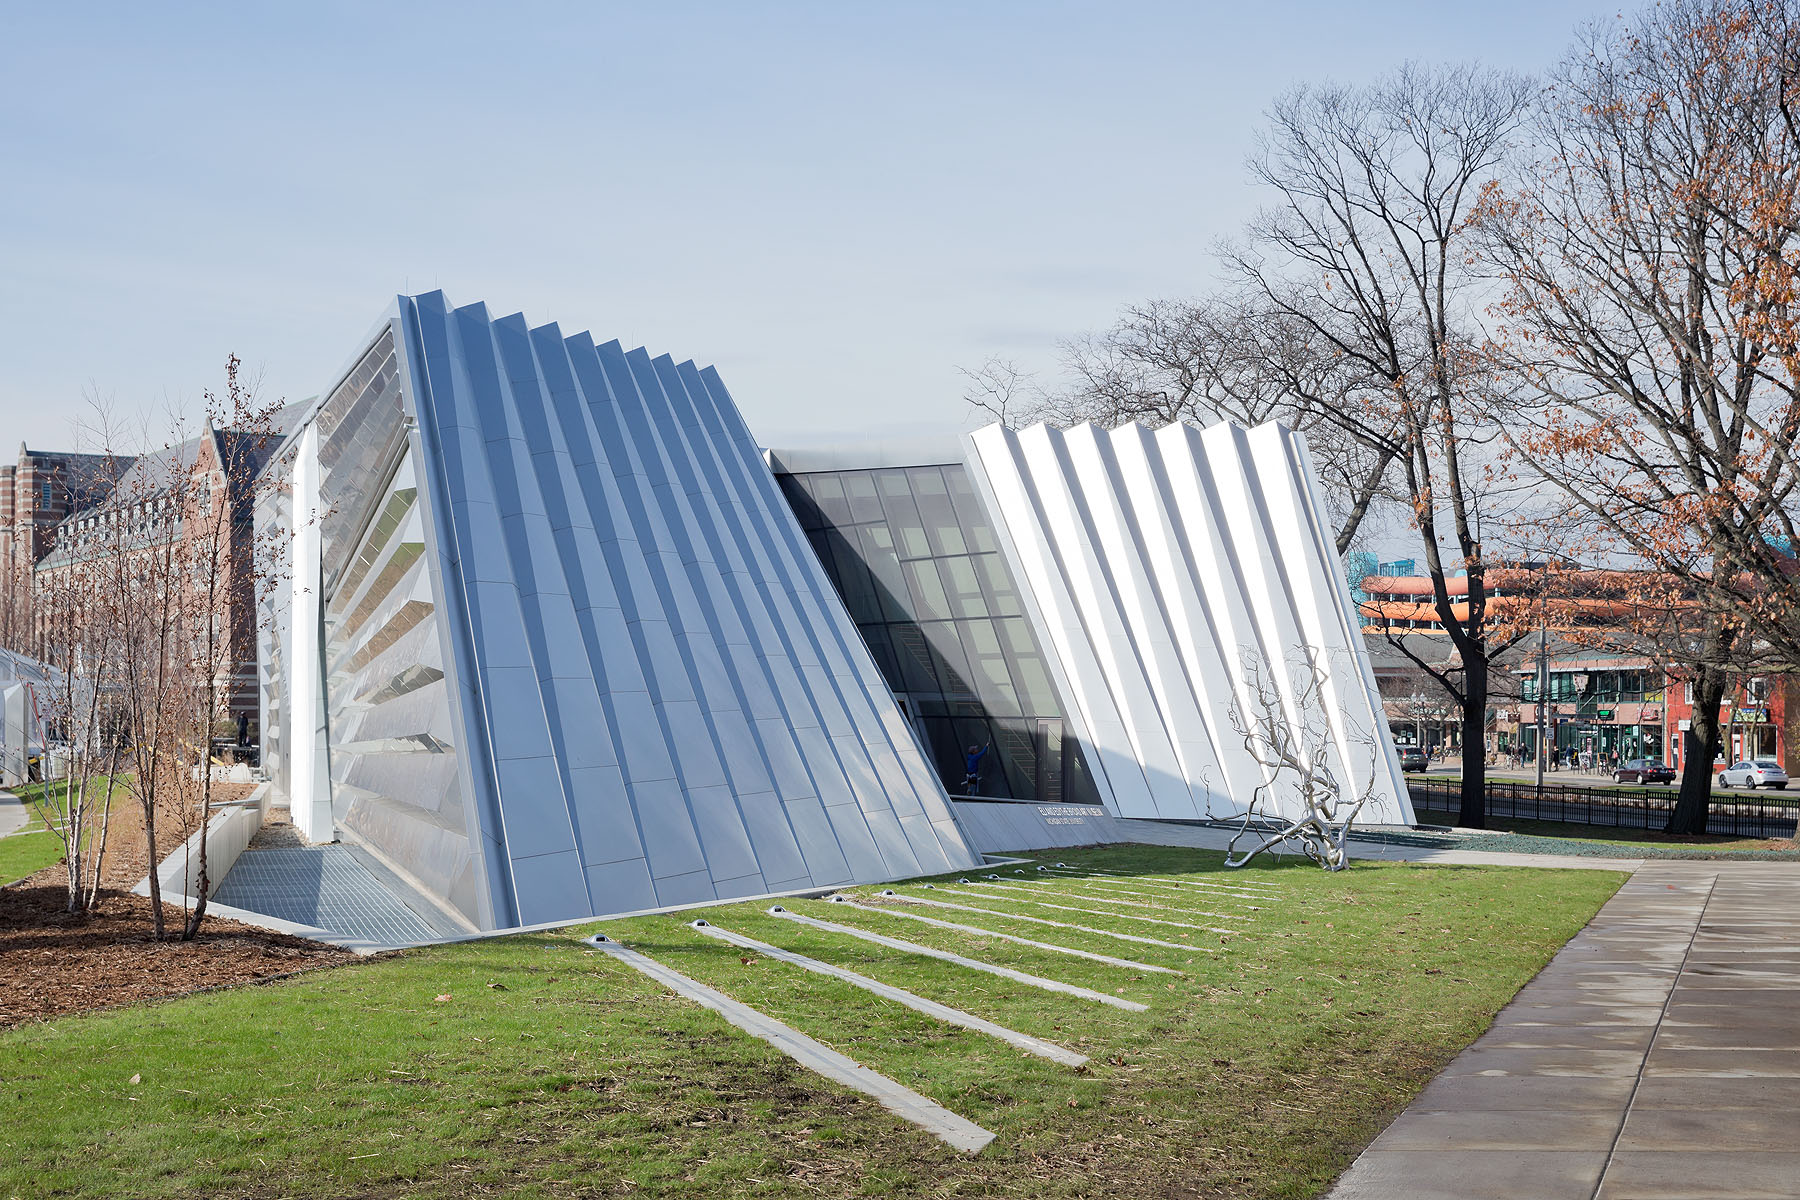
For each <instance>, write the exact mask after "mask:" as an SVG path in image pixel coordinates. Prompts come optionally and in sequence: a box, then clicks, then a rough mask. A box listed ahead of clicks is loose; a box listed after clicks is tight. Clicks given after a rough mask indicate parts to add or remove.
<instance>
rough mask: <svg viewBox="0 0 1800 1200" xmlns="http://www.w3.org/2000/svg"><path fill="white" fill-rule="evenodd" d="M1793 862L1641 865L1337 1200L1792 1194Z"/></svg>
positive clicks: (1798, 958) (1797, 1020)
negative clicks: (1398, 1197)
mask: <svg viewBox="0 0 1800 1200" xmlns="http://www.w3.org/2000/svg"><path fill="white" fill-rule="evenodd" d="M1796 1103H1800V864H1795V863H1761V862H1757V863H1729V862H1657V863H1653V864H1650V865H1648V866H1645V867H1643V868H1642V869H1641V870H1639V871H1638V872H1637V873H1636V874H1635V875H1633V876H1632V878H1631V880H1630V881H1629V882H1628V883H1626V885H1625V886H1624V887H1623V888H1622V889H1620V891H1619V893H1618V894H1617V895H1616V896H1615V897H1614V898H1613V899H1612V900H1610V901H1608V902H1607V904H1606V905H1605V906H1604V907H1603V908H1602V909H1601V910H1600V912H1599V913H1598V914H1597V915H1596V916H1595V918H1594V920H1593V921H1592V922H1591V923H1590V924H1589V925H1588V927H1587V928H1586V929H1585V930H1583V931H1582V932H1581V933H1580V934H1578V935H1577V936H1576V937H1575V938H1574V939H1573V940H1571V941H1570V942H1569V944H1568V945H1567V946H1565V947H1564V948H1563V949H1562V950H1561V951H1560V952H1559V953H1558V954H1557V955H1556V957H1555V958H1554V959H1552V960H1551V962H1550V965H1549V966H1547V967H1545V968H1544V970H1543V972H1542V973H1540V974H1539V975H1538V977H1537V978H1536V979H1534V980H1532V981H1531V982H1530V983H1529V984H1527V985H1526V986H1525V987H1524V989H1523V990H1521V991H1520V993H1519V995H1518V996H1517V997H1516V998H1515V999H1514V1000H1513V1002H1512V1003H1511V1004H1509V1005H1508V1006H1507V1007H1506V1008H1505V1009H1503V1010H1502V1011H1501V1013H1500V1015H1499V1017H1498V1018H1496V1020H1495V1022H1494V1025H1493V1028H1492V1029H1490V1030H1489V1031H1488V1032H1487V1033H1486V1034H1484V1035H1483V1036H1482V1037H1481V1038H1480V1039H1479V1040H1477V1041H1476V1042H1475V1044H1474V1045H1472V1046H1470V1047H1469V1048H1468V1049H1467V1050H1465V1051H1463V1053H1462V1054H1461V1055H1459V1056H1458V1057H1457V1058H1456V1059H1455V1060H1454V1061H1453V1062H1452V1063H1451V1064H1450V1066H1449V1067H1448V1068H1446V1069H1445V1070H1444V1072H1443V1073H1442V1074H1441V1075H1439V1076H1438V1078H1437V1079H1436V1080H1434V1081H1433V1082H1432V1083H1431V1084H1430V1086H1428V1087H1427V1088H1426V1089H1425V1090H1424V1091H1423V1092H1422V1093H1420V1095H1419V1097H1418V1099H1416V1100H1415V1101H1414V1102H1413V1103H1412V1105H1411V1106H1410V1107H1409V1108H1408V1109H1407V1110H1406V1111H1405V1112H1404V1113H1402V1114H1401V1115H1400V1117H1399V1119H1398V1120H1396V1121H1395V1122H1394V1123H1393V1125H1391V1126H1390V1127H1389V1128H1388V1130H1387V1131H1386V1132H1385V1133H1383V1134H1382V1135H1381V1136H1380V1137H1379V1138H1377V1139H1376V1140H1375V1142H1374V1143H1373V1144H1372V1145H1371V1146H1370V1147H1369V1148H1368V1150H1366V1151H1365V1152H1364V1153H1363V1154H1362V1156H1361V1157H1360V1158H1358V1159H1357V1160H1356V1162H1355V1164H1353V1165H1352V1166H1351V1168H1350V1170H1349V1171H1348V1172H1347V1173H1346V1174H1345V1175H1344V1177H1343V1178H1342V1179H1341V1180H1340V1181H1339V1183H1338V1186H1337V1188H1336V1189H1335V1190H1334V1191H1333V1192H1332V1193H1331V1200H1369V1198H1373V1197H1383V1198H1387V1197H1397V1196H1405V1197H1408V1198H1410V1200H1431V1198H1433V1197H1446V1198H1448V1197H1455V1198H1458V1200H1485V1198H1488V1197H1494V1198H1496V1200H1497V1198H1500V1197H1505V1198H1506V1200H1539V1198H1541V1200H1623V1198H1625V1197H1631V1198H1633V1200H1652V1198H1654V1200H1675V1198H1677V1197H1695V1198H1699V1197H1705V1198H1707V1200H1738V1198H1744V1197H1794V1196H1797V1195H1800V1140H1797V1139H1796V1138H1795V1136H1794V1129H1793V1126H1794V1118H1793V1115H1792V1114H1793V1110H1794V1108H1795V1106H1796Z"/></svg>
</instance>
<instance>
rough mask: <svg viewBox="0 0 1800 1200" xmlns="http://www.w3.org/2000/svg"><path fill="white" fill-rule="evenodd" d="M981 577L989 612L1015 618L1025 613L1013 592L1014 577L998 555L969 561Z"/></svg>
mask: <svg viewBox="0 0 1800 1200" xmlns="http://www.w3.org/2000/svg"><path fill="white" fill-rule="evenodd" d="M969 561H970V562H971V563H973V564H974V565H975V570H976V572H977V573H978V574H979V575H980V576H981V586H982V591H983V592H984V593H985V594H986V596H987V603H988V611H989V612H991V613H993V614H994V615H995V616H996V617H1014V616H1018V615H1019V614H1020V613H1022V612H1023V611H1024V609H1022V608H1021V607H1020V606H1019V594H1018V592H1016V591H1015V590H1013V583H1012V575H1011V573H1010V572H1008V571H1007V569H1006V562H1005V560H1004V559H1002V558H1001V557H1000V556H999V555H998V554H978V555H975V556H974V557H973V558H971V559H970V560H969Z"/></svg>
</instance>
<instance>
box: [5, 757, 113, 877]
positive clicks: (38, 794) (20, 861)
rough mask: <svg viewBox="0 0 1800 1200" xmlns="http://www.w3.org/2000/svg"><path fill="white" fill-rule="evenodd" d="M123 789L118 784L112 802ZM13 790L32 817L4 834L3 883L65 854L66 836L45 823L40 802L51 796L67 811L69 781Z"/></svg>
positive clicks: (54, 804)
mask: <svg viewBox="0 0 1800 1200" xmlns="http://www.w3.org/2000/svg"><path fill="white" fill-rule="evenodd" d="M123 790H124V788H123V785H122V784H114V786H113V788H112V790H111V792H110V794H109V795H108V797H107V800H108V803H111V802H112V801H113V800H116V799H117V798H118V797H119V796H120V795H121V794H122V792H123ZM11 791H12V794H13V795H15V796H17V797H18V798H19V799H21V800H23V801H24V802H25V805H26V809H27V811H29V812H30V814H31V819H30V821H28V822H27V823H26V825H25V827H24V829H22V830H20V831H19V832H18V833H15V834H13V835H11V836H10V837H4V838H0V884H5V883H11V882H12V881H13V880H15V879H23V878H24V877H25V876H27V875H31V874H33V873H35V872H37V871H41V870H43V869H44V868H45V867H47V866H50V865H51V864H52V863H55V862H60V861H61V860H62V856H63V842H62V838H61V837H60V836H59V835H58V834H57V833H55V832H54V831H52V830H51V829H49V828H47V827H46V826H45V825H44V817H43V810H42V809H41V808H40V807H39V805H40V804H42V803H43V801H44V800H45V799H46V798H47V799H48V800H49V801H50V803H51V805H52V806H53V807H54V808H55V809H56V810H57V811H58V812H59V813H60V812H64V811H66V809H67V805H66V799H67V793H68V785H67V784H66V783H63V782H62V781H60V780H59V781H55V782H52V783H27V784H22V785H20V786H19V787H15V788H12V789H11ZM84 844H85V842H84Z"/></svg>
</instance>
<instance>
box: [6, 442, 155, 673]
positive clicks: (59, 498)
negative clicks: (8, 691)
mask: <svg viewBox="0 0 1800 1200" xmlns="http://www.w3.org/2000/svg"><path fill="white" fill-rule="evenodd" d="M130 465H131V460H130V459H129V458H127V459H122V460H121V459H117V458H109V457H107V456H105V455H99V454H70V453H67V452H65V451H61V450H31V449H28V448H27V447H26V446H25V445H24V443H20V445H19V460H18V462H16V463H10V464H7V465H5V466H0V644H4V645H5V646H7V647H8V648H11V649H15V650H23V651H29V650H30V649H32V648H33V645H32V644H33V642H34V640H35V639H34V637H33V634H34V631H35V629H36V624H35V621H34V619H33V614H32V604H31V598H32V572H33V570H34V569H35V568H36V566H37V564H38V563H39V561H41V560H42V559H43V558H44V556H45V555H47V554H49V553H50V551H51V549H52V548H53V547H54V546H55V545H56V538H57V532H58V526H60V525H61V524H62V523H63V522H64V521H65V520H67V519H68V518H69V517H70V516H71V515H72V514H75V513H79V512H82V511H84V510H85V509H87V508H88V507H90V506H91V505H93V504H95V503H97V502H98V501H99V500H100V499H102V498H104V497H105V496H106V494H107V493H108V492H109V491H110V490H111V488H112V483H113V480H112V479H110V478H108V476H109V475H110V474H115V473H117V472H118V471H122V470H125V469H128V468H129V467H130Z"/></svg>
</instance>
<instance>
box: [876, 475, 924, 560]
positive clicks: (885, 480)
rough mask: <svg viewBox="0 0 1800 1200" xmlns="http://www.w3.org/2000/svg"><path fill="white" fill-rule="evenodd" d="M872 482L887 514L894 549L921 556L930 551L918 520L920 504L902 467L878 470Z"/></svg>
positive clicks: (915, 556) (903, 555)
mask: <svg viewBox="0 0 1800 1200" xmlns="http://www.w3.org/2000/svg"><path fill="white" fill-rule="evenodd" d="M875 484H876V486H877V487H878V488H880V489H881V507H882V510H883V511H884V512H885V513H886V514H887V522H888V528H889V529H891V530H893V533H894V549H895V550H896V551H898V552H899V555H900V557H901V558H924V557H925V556H926V555H928V554H930V553H931V542H930V540H929V539H927V538H926V536H925V526H924V525H923V524H922V523H921V522H920V520H919V507H918V505H916V504H914V503H913V498H912V489H911V488H910V487H909V486H908V484H907V482H906V472H904V471H877V472H875Z"/></svg>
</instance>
